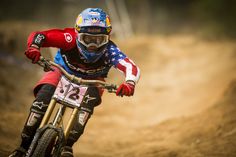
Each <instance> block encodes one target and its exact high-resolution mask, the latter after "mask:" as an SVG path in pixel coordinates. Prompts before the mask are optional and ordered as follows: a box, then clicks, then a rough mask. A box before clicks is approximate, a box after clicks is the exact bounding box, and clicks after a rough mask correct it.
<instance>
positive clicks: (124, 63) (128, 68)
mask: <svg viewBox="0 0 236 157" xmlns="http://www.w3.org/2000/svg"><path fill="white" fill-rule="evenodd" d="M110 50H111V53H110V54H111V57H110V58H111V63H112V65H113V66H114V67H115V68H116V69H118V70H119V71H121V72H122V73H123V74H124V75H125V81H126V82H127V81H128V82H129V81H130V82H133V83H134V84H136V83H137V82H138V80H139V78H140V69H139V68H138V67H137V66H136V65H135V63H134V62H133V61H132V60H131V59H129V58H128V57H127V56H126V55H125V54H124V53H122V52H121V51H120V49H119V48H118V47H117V46H116V45H111V47H110Z"/></svg>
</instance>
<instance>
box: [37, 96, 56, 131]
mask: <svg viewBox="0 0 236 157" xmlns="http://www.w3.org/2000/svg"><path fill="white" fill-rule="evenodd" d="M55 106H56V100H55V99H54V98H52V99H51V101H50V103H49V105H48V108H47V111H46V113H45V115H44V116H43V120H42V122H41V124H40V126H39V128H41V127H43V126H44V125H46V124H47V123H48V120H49V118H50V116H51V114H52V112H53V110H54V108H55Z"/></svg>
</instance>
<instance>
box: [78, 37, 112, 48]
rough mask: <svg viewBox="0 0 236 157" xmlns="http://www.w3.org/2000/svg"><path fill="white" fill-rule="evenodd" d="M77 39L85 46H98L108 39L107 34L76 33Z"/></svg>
mask: <svg viewBox="0 0 236 157" xmlns="http://www.w3.org/2000/svg"><path fill="white" fill-rule="evenodd" d="M78 40H79V42H80V43H82V44H83V45H84V46H85V47H87V48H88V47H90V46H95V47H96V48H99V47H101V46H103V45H105V44H107V43H108V41H109V36H108V35H105V34H88V33H78Z"/></svg>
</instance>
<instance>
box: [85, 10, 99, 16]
mask: <svg viewBox="0 0 236 157" xmlns="http://www.w3.org/2000/svg"><path fill="white" fill-rule="evenodd" d="M88 14H90V15H95V16H99V15H100V13H99V12H94V11H90V12H89V13H88Z"/></svg>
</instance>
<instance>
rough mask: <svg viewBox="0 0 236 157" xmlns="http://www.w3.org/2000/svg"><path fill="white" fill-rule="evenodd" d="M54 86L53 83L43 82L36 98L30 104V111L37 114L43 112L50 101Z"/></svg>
mask: <svg viewBox="0 0 236 157" xmlns="http://www.w3.org/2000/svg"><path fill="white" fill-rule="evenodd" d="M55 89H56V87H55V86H53V85H49V84H45V85H43V86H42V87H41V88H40V90H39V91H38V93H37V95H36V98H35V100H34V102H33V104H32V106H31V111H32V112H35V113H39V114H44V113H45V112H46V110H47V107H48V104H49V103H50V100H51V97H52V95H53V93H54V91H55Z"/></svg>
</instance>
